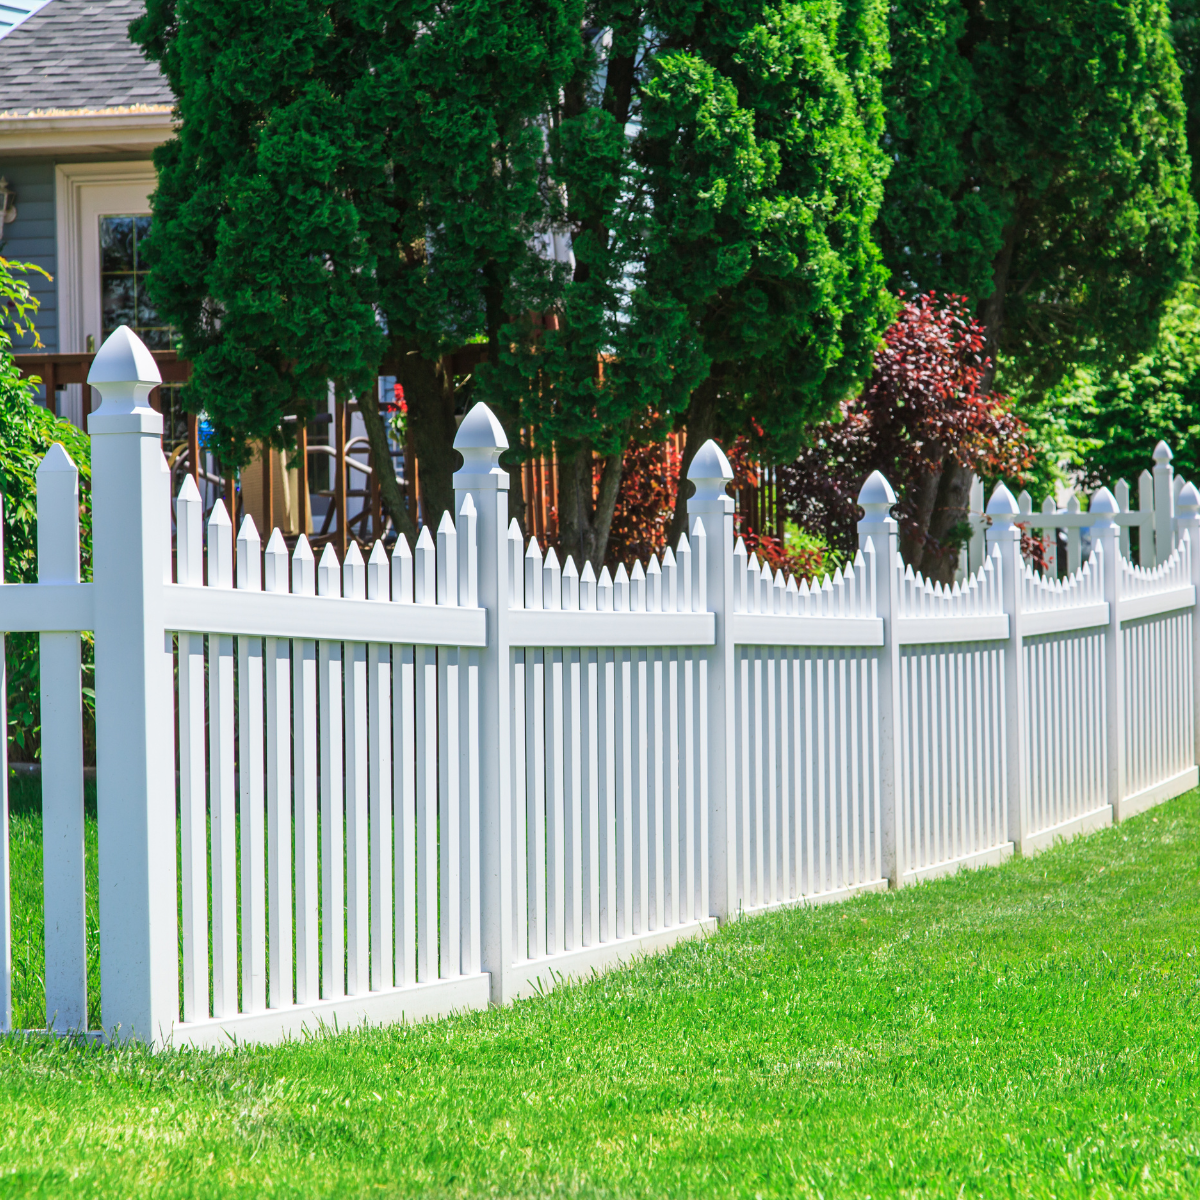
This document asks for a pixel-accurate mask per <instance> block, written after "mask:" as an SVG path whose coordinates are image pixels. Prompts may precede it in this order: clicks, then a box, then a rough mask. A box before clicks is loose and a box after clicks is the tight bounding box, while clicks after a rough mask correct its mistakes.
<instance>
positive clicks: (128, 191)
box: [54, 159, 157, 354]
mask: <svg viewBox="0 0 1200 1200" xmlns="http://www.w3.org/2000/svg"><path fill="white" fill-rule="evenodd" d="M54 176H55V179H54V182H55V188H54V198H55V210H56V212H55V216H56V221H55V224H56V226H57V232H58V280H57V282H58V322H59V324H58V331H59V332H58V338H59V341H58V348H59V350H60V351H61V352H63V353H66V354H71V353H81V352H82V351H84V350H86V349H87V335H88V334H89V333H90V334H92V335H93V336H94V337H95V338H96V346H97V349H99V343H100V217H102V216H106V215H109V214H115V213H120V214H126V213H128V214H131V215H140V214H144V213H149V212H150V193H151V192H153V191H154V188H155V186H156V184H157V179H156V176H155V173H154V164H153V163H152V162H150V161H149V160H148V159H146V160H142V161H140V162H115V163H113V162H109V163H63V164H60V165H59V166H57V167H56V168H55V171H54Z"/></svg>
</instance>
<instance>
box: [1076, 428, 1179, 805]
mask: <svg viewBox="0 0 1200 1200" xmlns="http://www.w3.org/2000/svg"><path fill="white" fill-rule="evenodd" d="M1159 446H1160V447H1162V449H1164V450H1166V446H1164V445H1163V443H1162V442H1159ZM1167 454H1168V455H1169V454H1170V451H1169V450H1168V451H1167ZM1154 455H1155V458H1156V459H1157V458H1158V450H1157V449H1156V450H1155V452H1154ZM1167 470H1168V471H1170V467H1169V466H1168V467H1167ZM1154 474H1155V486H1156V489H1157V485H1158V467H1157V466H1156V467H1155V468H1154ZM1167 482H1168V486H1169V484H1170V477H1169V476H1168V479H1167ZM1158 499H1159V497H1158V496H1157V495H1156V496H1155V508H1154V520H1155V531H1154V533H1155V554H1157V553H1158V547H1159V546H1161V545H1163V543H1162V542H1161V541H1159V529H1160V527H1159V525H1158V519H1159V516H1158V514H1159V508H1158ZM1170 499H1171V500H1173V499H1174V498H1173V497H1171V498H1170ZM1169 502H1170V501H1169ZM1088 511H1089V513H1090V514H1091V515H1092V516H1093V517H1095V521H1094V522H1093V523H1092V547H1093V550H1095V549H1097V548H1098V549H1099V550H1100V571H1101V578H1102V581H1103V585H1104V599H1105V600H1106V601H1107V602H1108V628H1107V629H1106V631H1105V634H1104V727H1105V744H1106V752H1105V775H1106V777H1107V780H1108V802H1109V804H1111V805H1112V815H1113V820H1114V821H1119V820H1120V819H1121V801H1122V799H1124V796H1125V721H1124V714H1125V701H1124V696H1125V656H1124V655H1123V653H1122V648H1121V532H1120V529H1119V528H1118V527H1117V523H1116V521H1115V520H1114V519H1113V518H1114V517H1115V515H1116V514H1117V512H1119V511H1120V510H1119V509H1118V507H1117V501H1116V498H1115V497H1114V496H1113V494H1112V492H1110V491H1109V490H1108V488H1101V489H1100V490H1099V491H1098V492H1097V493H1096V494H1095V495H1094V496H1093V497H1092V502H1091V504H1090V505H1089V506H1088ZM1166 511H1167V512H1168V513H1169V512H1170V511H1171V509H1170V508H1168V509H1167V510H1166ZM1168 528H1169V527H1168ZM1166 545H1167V546H1168V547H1169V546H1170V542H1169V541H1168V542H1166ZM1168 553H1169V551H1168ZM1164 557H1165V556H1164Z"/></svg>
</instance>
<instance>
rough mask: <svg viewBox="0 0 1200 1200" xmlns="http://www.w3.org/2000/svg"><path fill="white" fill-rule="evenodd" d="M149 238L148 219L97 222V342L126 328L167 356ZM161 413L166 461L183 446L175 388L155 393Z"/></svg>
mask: <svg viewBox="0 0 1200 1200" xmlns="http://www.w3.org/2000/svg"><path fill="white" fill-rule="evenodd" d="M149 232H150V217H149V216H146V215H135V214H128V213H125V214H115V215H113V216H105V217H101V218H100V320H101V339H100V340H101V341H103V340H104V339H105V338H107V337H108V335H109V334H110V333H112V332H113V330H114V329H116V328H117V327H118V326H119V325H128V326H129V328H130V329H132V330H133V332H134V333H136V334H137V335H138V337H140V338H141V339H142V341H143V342H145V343H146V345H147V346H148V347H149V348H150V349H151V350H170V349H171V346H172V341H173V335H174V331H173V330H172V329H171V327H170V326H169V325H167V324H166V323H165V322H163V321H161V320H160V319H159V316H158V313H157V312H156V311H155V309H154V305H153V304H152V303H151V301H150V297H149V295H148V294H147V292H146V276H147V273H148V272H147V267H146V264H145V261H144V260H143V258H142V254H141V246H142V242H143V241H144V240H145V238H146V235H147V234H148V233H149ZM159 397H160V399H161V402H162V412H163V449H164V450H165V451H166V453H167V455H168V456H170V454H171V451H172V450H174V449H175V448H176V447H178V446H181V445H185V444H186V443H187V414H186V413H185V412H184V411H183V409H182V407H181V406H180V404H179V387H178V385H175V384H164V385H163V386H162V387H161V388H160V389H159Z"/></svg>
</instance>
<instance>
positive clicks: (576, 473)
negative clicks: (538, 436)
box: [558, 443, 624, 573]
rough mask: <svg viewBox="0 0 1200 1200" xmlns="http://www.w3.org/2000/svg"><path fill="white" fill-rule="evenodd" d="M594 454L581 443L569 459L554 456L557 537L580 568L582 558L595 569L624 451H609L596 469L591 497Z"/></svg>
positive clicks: (610, 517)
mask: <svg viewBox="0 0 1200 1200" xmlns="http://www.w3.org/2000/svg"><path fill="white" fill-rule="evenodd" d="M594 470H595V458H594V456H593V454H592V448H591V446H590V445H589V444H587V443H584V445H583V446H581V447H580V449H579V451H578V452H577V453H576V454H574V455H573V456H572V457H571V458H569V459H564V458H560V459H559V460H558V541H559V544H560V545H561V546H562V549H563V553H564V555H566V554H569V555H570V556H571V557H572V558H574V559H575V562H576V564H577V565H578V566H579V567H580V569H582V567H583V564H584V563H585V562H590V563H591V564H592V570H593V571H596V572H597V573H599V571H600V568H601V567H602V566H603V565H604V557H605V554H606V553H607V551H608V535H609V533H610V532H611V530H612V520H613V513H614V511H615V510H616V506H617V496H618V494H619V493H620V490H621V474H622V471H623V470H624V455H623V454H622V453H621V452H619V451H618V452H616V453H613V454H610V455H609V456H608V458H606V459H605V460H604V466H603V468H602V469H601V472H600V487H599V489H598V493H599V494H598V495H597V496H596V498H595V499H593V498H592V486H593V484H592V481H593V472H594Z"/></svg>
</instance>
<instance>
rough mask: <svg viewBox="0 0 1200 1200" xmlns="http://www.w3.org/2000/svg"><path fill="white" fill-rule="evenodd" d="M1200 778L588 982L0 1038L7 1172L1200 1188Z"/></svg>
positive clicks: (905, 1189) (27, 1186) (652, 1186)
mask: <svg viewBox="0 0 1200 1200" xmlns="http://www.w3.org/2000/svg"><path fill="white" fill-rule="evenodd" d="M1198 947H1200V796H1198V795H1197V794H1195V793H1193V794H1191V795H1189V796H1186V797H1183V798H1181V799H1179V800H1176V801H1173V802H1171V803H1170V804H1167V805H1164V806H1163V807H1161V808H1159V809H1157V810H1155V811H1154V812H1153V813H1150V814H1146V815H1145V816H1142V817H1139V818H1137V819H1135V820H1134V821H1131V822H1129V823H1128V824H1126V825H1125V826H1123V827H1122V828H1121V829H1119V830H1108V831H1105V832H1103V833H1100V834H1097V835H1095V836H1093V837H1090V838H1087V839H1083V840H1080V841H1078V842H1075V843H1073V844H1072V845H1069V846H1061V847H1059V848H1057V849H1055V850H1054V851H1052V852H1050V853H1048V854H1045V855H1043V856H1041V857H1039V858H1036V859H1033V860H1030V861H1015V862H1012V863H1010V864H1009V865H1007V866H1005V867H1003V868H1000V869H998V870H987V871H979V872H975V873H971V874H967V875H961V876H959V877H957V878H954V879H951V880H945V881H941V882H937V883H933V884H927V885H924V886H921V887H918V888H913V889H910V890H908V891H905V892H904V893H901V894H888V895H883V896H870V897H864V898H862V899H859V900H857V901H854V902H853V903H850V904H846V905H841V906H832V907H828V908H822V909H816V910H793V911H790V912H783V913H777V914H773V915H771V916H768V917H760V918H756V919H752V920H744V921H740V922H736V923H733V924H731V925H729V926H727V927H725V928H724V929H722V931H721V932H720V933H719V934H718V935H717V936H715V937H713V938H712V939H710V940H709V941H707V942H703V943H691V944H685V945H683V946H680V947H679V948H677V949H676V950H675V951H674V952H673V953H671V954H668V955H663V956H660V957H657V958H654V959H652V960H649V961H644V962H641V963H639V964H638V965H636V966H634V967H631V968H629V969H626V970H623V971H620V972H613V973H612V974H609V975H607V976H605V977H604V978H602V979H598V980H595V981H593V982H591V983H589V984H587V985H586V986H580V987H570V988H564V989H561V990H560V991H557V992H555V993H553V994H552V995H550V996H549V997H547V998H544V999H539V1000H536V1001H529V1002H525V1003H522V1004H519V1005H516V1006H514V1007H512V1008H509V1009H505V1010H503V1011H494V1012H489V1013H482V1014H473V1015H467V1016H463V1017H461V1018H456V1019H453V1020H449V1021H443V1022H440V1023H438V1024H435V1025H426V1026H419V1027H409V1028H394V1029H387V1030H373V1031H369V1032H363V1033H350V1034H343V1035H341V1036H337V1037H323V1038H317V1039H314V1040H310V1041H305V1042H301V1043H294V1044H291V1045H287V1046H282V1047H277V1048H274V1049H264V1050H239V1051H237V1052H231V1053H226V1054H222V1055H206V1054H195V1053H186V1052H183V1053H171V1054H162V1055H158V1056H151V1055H148V1054H146V1053H144V1052H142V1051H139V1050H136V1049H124V1050H119V1051H112V1050H107V1049H103V1048H97V1049H82V1048H79V1047H75V1046H71V1045H68V1044H65V1043H48V1042H46V1041H45V1040H38V1041H23V1042H13V1041H9V1042H7V1043H5V1044H3V1045H0V1112H2V1113H3V1114H4V1116H3V1121H2V1125H0V1127H2V1128H3V1135H2V1139H0V1195H42V1196H55V1197H58V1196H74V1195H81V1196H83V1195H86V1196H122V1197H126V1196H129V1197H133V1196H136V1197H142V1196H250V1197H258V1196H275V1195H286V1196H293V1195H295V1196H330V1197H351V1196H360V1195H363V1196H365V1195H371V1196H410V1195H434V1196H443V1195H471V1196H474V1195H483V1194H487V1195H497V1196H513V1195H521V1196H526V1195H528V1196H545V1195H549V1194H568V1195H574V1194H582V1195H606V1196H610V1195H611V1196H623V1195H637V1196H693V1195H697V1196H698V1195H718V1196H725V1195H739V1196H747V1197H756V1196H775V1195H779V1196H785V1195H786V1196H797V1195H798V1196H814V1197H815V1196H822V1197H826V1198H832V1197H839V1196H872V1197H885V1196H915V1195H920V1196H946V1197H959V1196H963V1197H966V1196H979V1195H982V1196H1005V1197H1008V1196H1045V1197H1051V1196H1053V1197H1075V1196H1080V1197H1082V1196H1097V1195H1098V1196H1107V1195H1135V1194H1136V1195H1150V1196H1157V1195H1184V1196H1197V1195H1200V1095H1198V1089H1200V1064H1198V1061H1197V1055H1198V1052H1200V1033H1198V1026H1200V954H1198Z"/></svg>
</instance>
